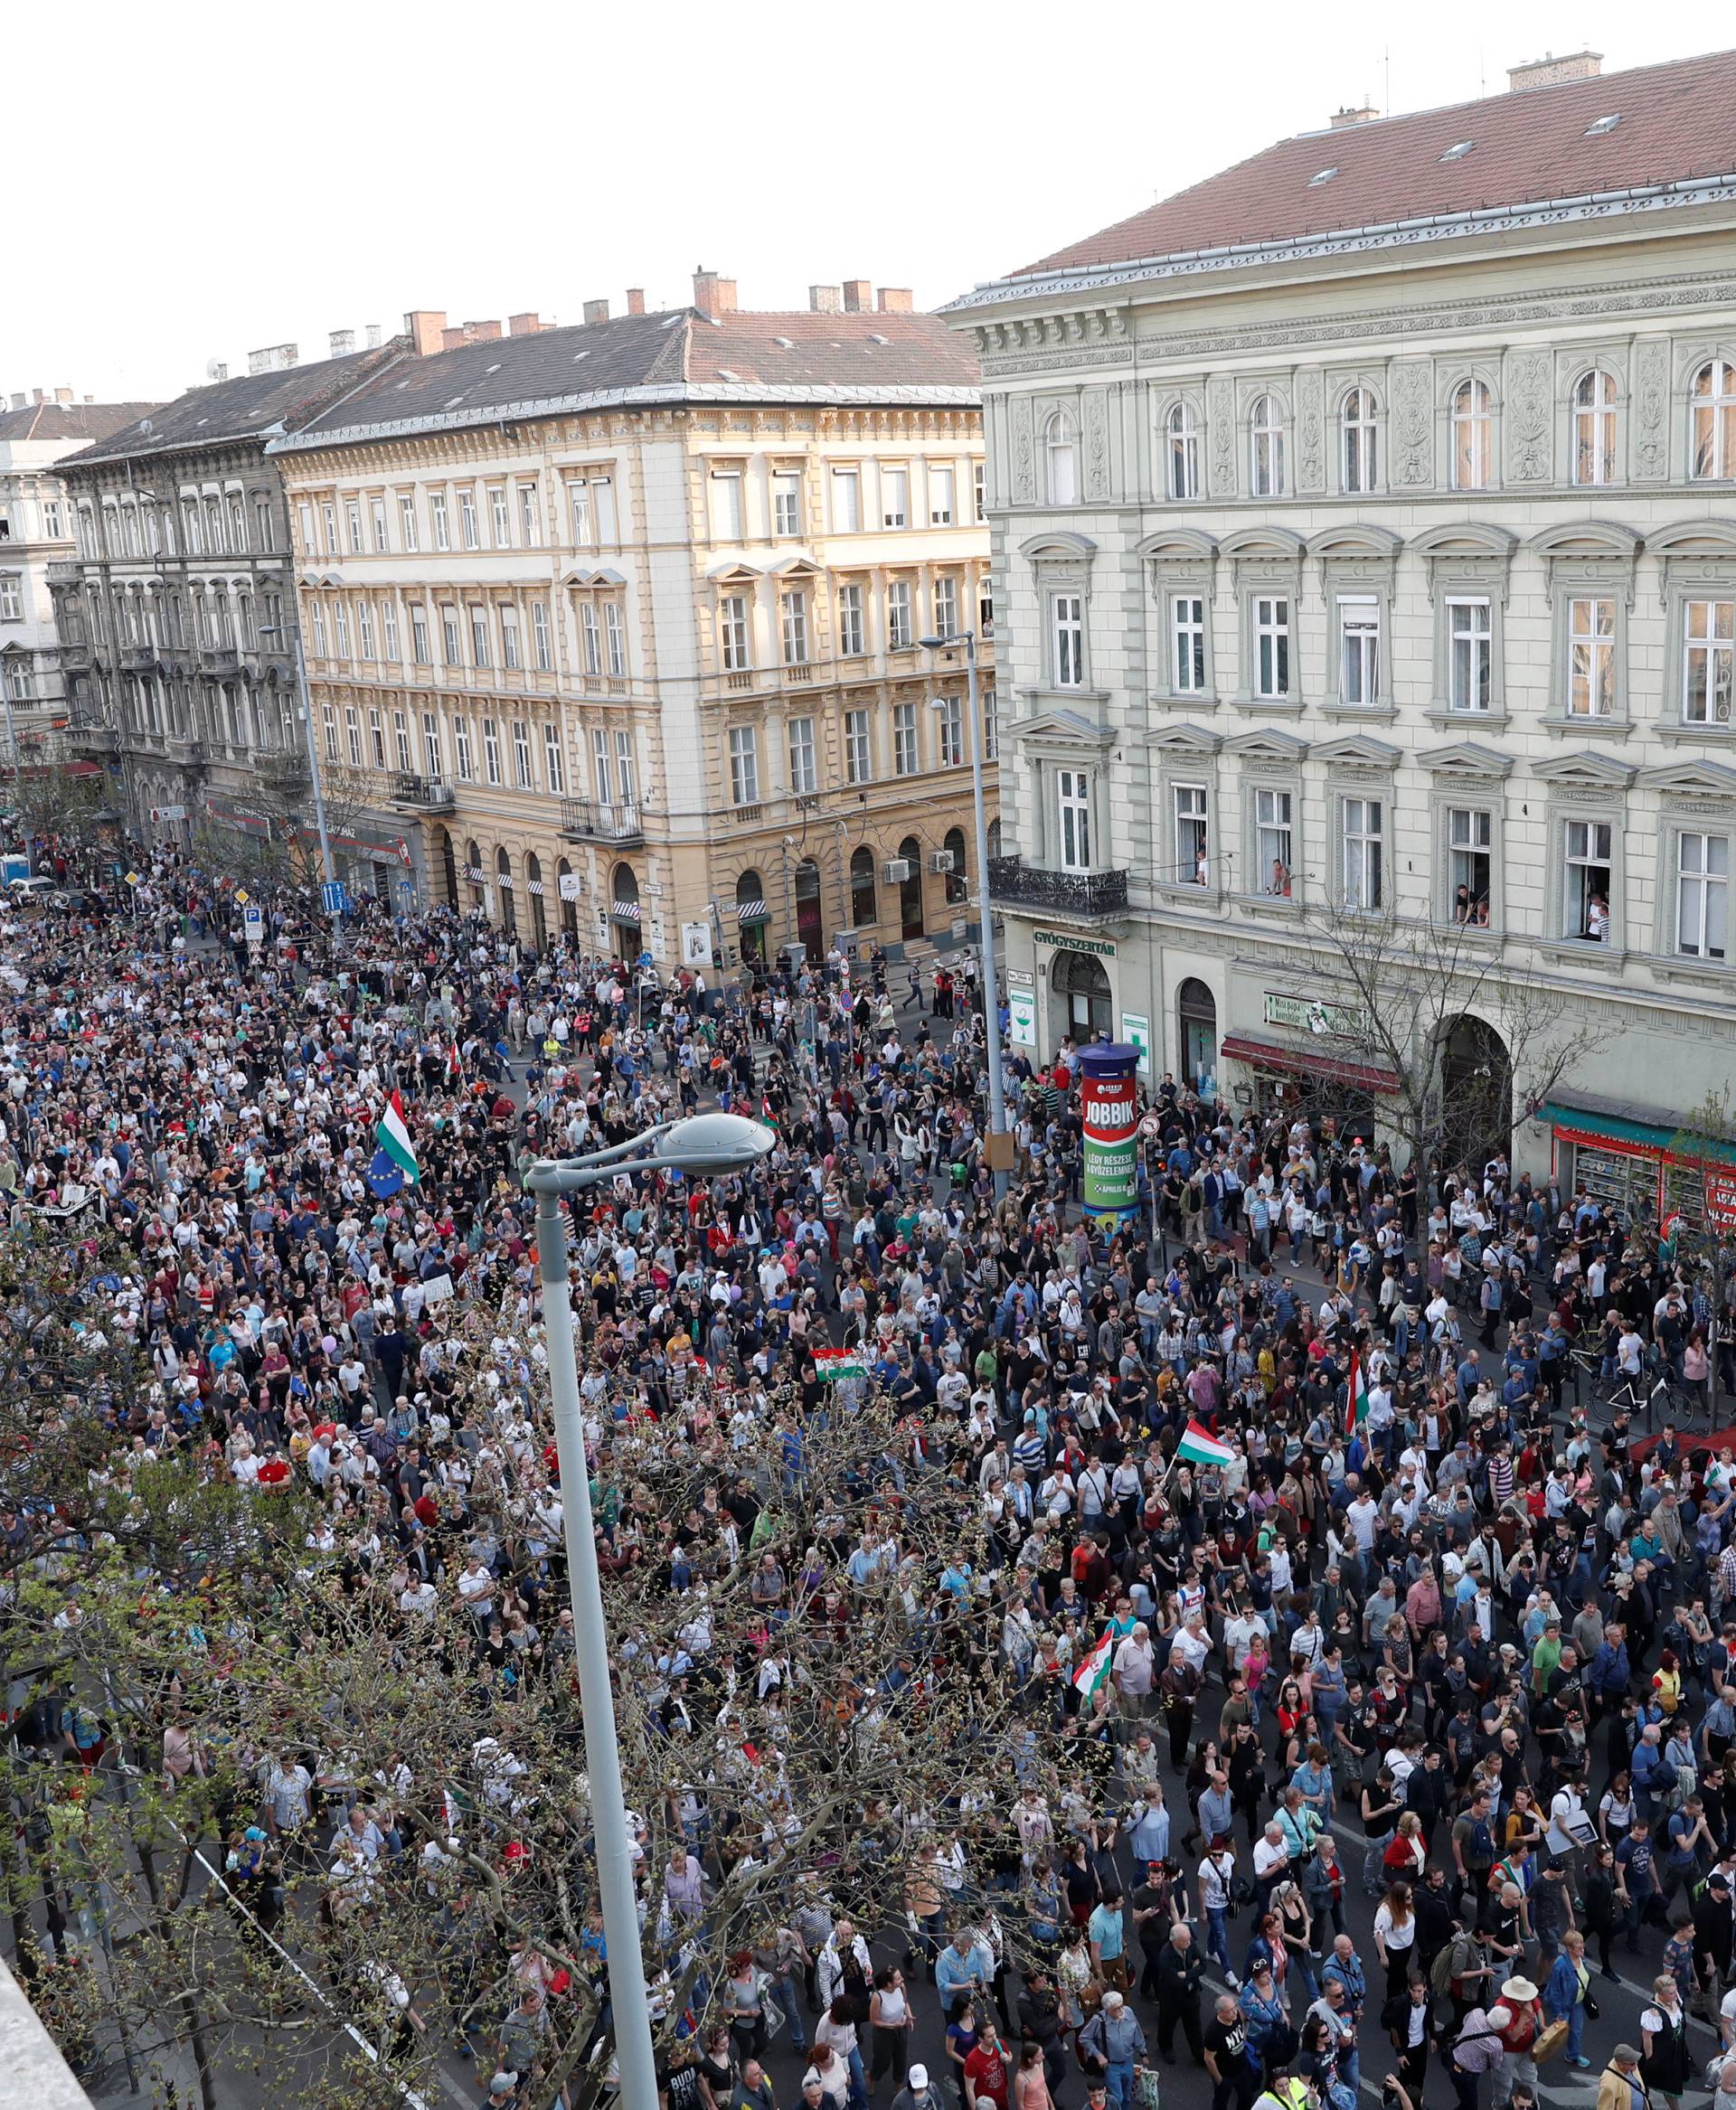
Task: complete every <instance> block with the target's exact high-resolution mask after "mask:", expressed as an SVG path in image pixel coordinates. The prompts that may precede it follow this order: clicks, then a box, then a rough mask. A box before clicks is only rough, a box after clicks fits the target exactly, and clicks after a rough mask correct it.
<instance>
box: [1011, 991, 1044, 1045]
mask: <svg viewBox="0 0 1736 2110" xmlns="http://www.w3.org/2000/svg"><path fill="white" fill-rule="evenodd" d="M1006 1015H1007V1038H1008V1039H1009V1040H1010V1041H1012V1042H1013V1045H1014V1047H1015V1048H1034V1047H1035V1046H1036V1044H1037V993H1036V991H1035V990H1034V989H1009V990H1008V991H1007V993H1006Z"/></svg>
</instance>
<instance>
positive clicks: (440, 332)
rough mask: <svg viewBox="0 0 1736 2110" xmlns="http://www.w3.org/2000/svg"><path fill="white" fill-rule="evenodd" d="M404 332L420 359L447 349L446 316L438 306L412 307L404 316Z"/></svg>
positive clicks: (411, 348)
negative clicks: (445, 340)
mask: <svg viewBox="0 0 1736 2110" xmlns="http://www.w3.org/2000/svg"><path fill="white" fill-rule="evenodd" d="M404 334H405V336H407V337H408V338H409V339H410V350H411V351H412V352H413V353H415V354H416V356H417V358H418V359H429V358H431V357H432V356H433V354H434V353H436V352H444V351H445V349H446V345H445V342H444V339H445V334H446V316H445V315H444V313H443V312H442V311H441V310H440V309H439V308H438V307H414V308H411V310H410V313H409V314H408V315H407V316H405V317H404Z"/></svg>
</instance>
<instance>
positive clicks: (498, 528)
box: [488, 484, 513, 550]
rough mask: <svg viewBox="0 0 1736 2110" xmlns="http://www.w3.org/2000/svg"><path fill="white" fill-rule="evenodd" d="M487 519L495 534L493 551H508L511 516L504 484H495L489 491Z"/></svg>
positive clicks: (510, 536) (511, 533)
mask: <svg viewBox="0 0 1736 2110" xmlns="http://www.w3.org/2000/svg"><path fill="white" fill-rule="evenodd" d="M488 518H489V524H490V526H491V527H492V528H493V529H494V532H495V549H497V550H510V549H511V548H512V546H513V516H512V513H511V512H510V511H509V509H508V507H507V504H506V486H505V484H495V485H492V486H491V487H490V489H489V493H488Z"/></svg>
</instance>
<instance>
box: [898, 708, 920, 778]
mask: <svg viewBox="0 0 1736 2110" xmlns="http://www.w3.org/2000/svg"><path fill="white" fill-rule="evenodd" d="M916 769H917V754H916V705H915V704H914V703H895V704H893V706H892V772H893V774H894V775H895V776H898V777H914V776H915V775H916Z"/></svg>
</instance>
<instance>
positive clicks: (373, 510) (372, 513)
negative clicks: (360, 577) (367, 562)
mask: <svg viewBox="0 0 1736 2110" xmlns="http://www.w3.org/2000/svg"><path fill="white" fill-rule="evenodd" d="M368 515H369V520H370V523H371V524H372V526H373V553H374V555H375V556H376V557H382V556H384V554H385V553H386V551H388V550H389V549H390V548H391V547H392V544H391V542H389V541H388V539H387V536H386V502H385V500H384V499H383V498H371V499H370V500H369V501H368Z"/></svg>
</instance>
